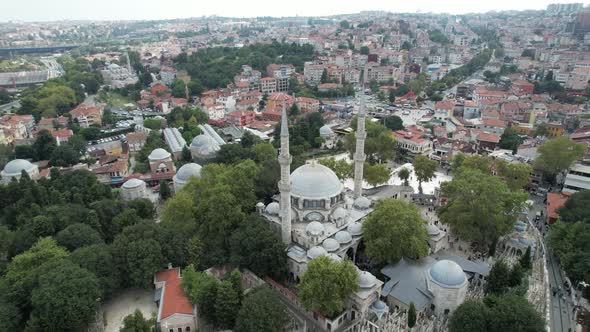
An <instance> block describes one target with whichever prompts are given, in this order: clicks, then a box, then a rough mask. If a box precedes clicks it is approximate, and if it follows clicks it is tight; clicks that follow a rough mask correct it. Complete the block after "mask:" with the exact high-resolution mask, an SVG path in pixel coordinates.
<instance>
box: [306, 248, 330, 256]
mask: <svg viewBox="0 0 590 332" xmlns="http://www.w3.org/2000/svg"><path fill="white" fill-rule="evenodd" d="M326 254H328V253H327V252H326V249H324V248H322V247H318V246H315V247H311V248H310V249H309V250H308V251H307V257H309V259H314V258H316V257H319V256H322V255H326Z"/></svg>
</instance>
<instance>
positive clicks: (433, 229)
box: [426, 224, 440, 236]
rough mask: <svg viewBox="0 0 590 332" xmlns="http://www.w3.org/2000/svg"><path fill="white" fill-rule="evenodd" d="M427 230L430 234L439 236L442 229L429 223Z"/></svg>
mask: <svg viewBox="0 0 590 332" xmlns="http://www.w3.org/2000/svg"><path fill="white" fill-rule="evenodd" d="M426 232H428V235H429V236H437V235H438V234H440V229H439V228H438V227H436V226H434V225H432V224H428V225H427V226H426Z"/></svg>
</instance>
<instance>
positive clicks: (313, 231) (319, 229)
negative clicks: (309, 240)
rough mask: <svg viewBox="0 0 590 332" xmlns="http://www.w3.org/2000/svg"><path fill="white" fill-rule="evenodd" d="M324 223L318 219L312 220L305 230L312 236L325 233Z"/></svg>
mask: <svg viewBox="0 0 590 332" xmlns="http://www.w3.org/2000/svg"><path fill="white" fill-rule="evenodd" d="M324 230H325V229H324V225H322V224H321V223H320V222H318V221H312V222H310V223H309V224H307V226H305V232H306V233H307V234H309V235H312V236H319V235H322V234H324Z"/></svg>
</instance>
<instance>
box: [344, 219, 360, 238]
mask: <svg viewBox="0 0 590 332" xmlns="http://www.w3.org/2000/svg"><path fill="white" fill-rule="evenodd" d="M347 230H348V232H349V233H350V235H352V236H359V235H362V234H363V224H361V223H359V222H355V223H353V224H350V225H348V228H347Z"/></svg>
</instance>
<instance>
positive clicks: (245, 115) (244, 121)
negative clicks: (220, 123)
mask: <svg viewBox="0 0 590 332" xmlns="http://www.w3.org/2000/svg"><path fill="white" fill-rule="evenodd" d="M254 116H255V113H254V112H252V111H234V112H231V113H228V114H227V115H226V116H225V118H226V120H227V123H228V124H230V125H234V126H236V127H244V126H248V125H250V124H251V123H252V122H254Z"/></svg>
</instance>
